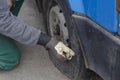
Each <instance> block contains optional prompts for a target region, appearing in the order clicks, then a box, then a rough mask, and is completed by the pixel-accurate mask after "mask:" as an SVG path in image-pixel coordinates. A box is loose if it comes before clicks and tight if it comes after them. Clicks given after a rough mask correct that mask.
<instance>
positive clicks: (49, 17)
mask: <svg viewBox="0 0 120 80" xmlns="http://www.w3.org/2000/svg"><path fill="white" fill-rule="evenodd" d="M65 3H66V0H64V1H63V0H48V1H47V3H46V4H44V5H46V8H45V10H44V11H45V12H44V13H45V14H44V15H45V16H44V17H45V19H46V25H47V30H48V34H49V35H50V36H52V37H55V38H57V39H59V40H61V41H62V42H64V44H66V46H68V47H70V48H71V49H72V50H74V52H75V53H76V56H75V57H73V59H72V60H71V61H67V62H61V61H60V60H59V59H57V58H56V57H55V56H54V55H52V52H51V51H49V56H50V59H51V61H52V62H53V64H54V65H55V67H57V68H58V69H59V70H60V71H61V72H62V73H63V74H64V75H66V76H67V77H69V78H70V79H71V80H100V79H97V78H96V76H95V74H94V73H93V72H92V71H90V70H88V69H86V68H85V64H84V57H83V53H82V50H81V46H80V45H81V44H80V40H79V38H78V35H77V32H76V30H75V28H74V26H75V25H74V22H73V21H72V19H71V12H70V11H69V9H68V7H66V4H65Z"/></svg>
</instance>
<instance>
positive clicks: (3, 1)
mask: <svg viewBox="0 0 120 80" xmlns="http://www.w3.org/2000/svg"><path fill="white" fill-rule="evenodd" d="M0 33H1V34H3V35H6V36H8V37H10V38H12V39H15V40H16V41H19V42H20V43H23V44H28V45H36V44H37V41H38V39H39V36H40V34H41V31H40V30H37V29H36V28H34V27H32V26H30V25H28V24H26V23H25V22H23V21H22V20H20V19H18V18H17V17H15V16H14V15H13V14H12V13H11V12H10V10H9V7H8V5H7V0H0Z"/></svg>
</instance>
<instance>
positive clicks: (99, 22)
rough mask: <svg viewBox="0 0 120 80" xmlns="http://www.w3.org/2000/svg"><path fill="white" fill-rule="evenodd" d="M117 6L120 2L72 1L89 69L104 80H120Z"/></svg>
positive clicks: (119, 41) (105, 0)
mask: <svg viewBox="0 0 120 80" xmlns="http://www.w3.org/2000/svg"><path fill="white" fill-rule="evenodd" d="M116 3H117V0H68V4H69V7H70V9H71V11H73V14H72V18H73V20H74V21H75V24H76V28H77V32H78V34H79V37H80V39H81V42H82V44H83V48H84V50H85V54H84V56H85V59H86V62H87V68H89V69H91V70H93V71H95V72H96V73H97V74H98V75H100V76H101V77H102V78H103V79H104V80H120V72H119V70H120V37H119V35H120V27H119V26H120V25H119V23H120V20H119V19H120V15H119V13H118V11H117V9H116V6H117V5H116Z"/></svg>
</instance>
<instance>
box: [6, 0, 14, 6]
mask: <svg viewBox="0 0 120 80" xmlns="http://www.w3.org/2000/svg"><path fill="white" fill-rule="evenodd" d="M7 3H8V6H9V8H11V7H12V5H13V4H12V0H7Z"/></svg>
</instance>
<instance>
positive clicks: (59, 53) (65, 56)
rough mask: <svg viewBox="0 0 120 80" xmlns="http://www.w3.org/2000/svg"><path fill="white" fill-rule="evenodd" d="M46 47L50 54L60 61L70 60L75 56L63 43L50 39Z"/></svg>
mask: <svg viewBox="0 0 120 80" xmlns="http://www.w3.org/2000/svg"><path fill="white" fill-rule="evenodd" d="M46 47H47V48H48V49H51V51H52V54H53V55H54V56H56V57H57V58H58V59H60V60H61V61H67V60H71V59H72V57H73V56H75V52H74V51H73V50H71V49H70V48H68V47H67V46H66V45H65V44H64V43H63V42H61V41H58V40H56V39H52V40H51V41H50V42H49V43H48V44H47V45H46Z"/></svg>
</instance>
